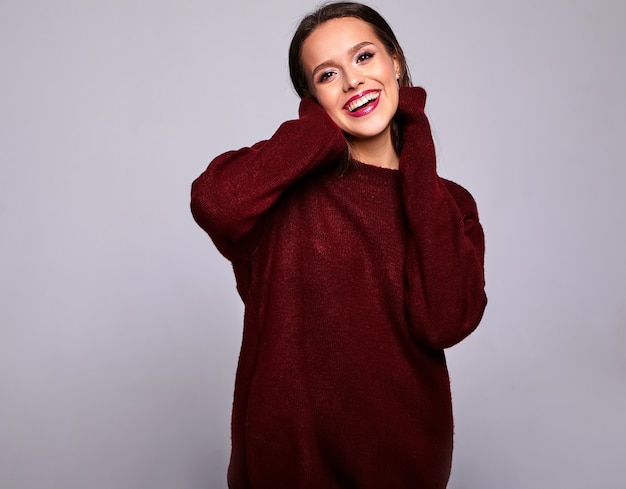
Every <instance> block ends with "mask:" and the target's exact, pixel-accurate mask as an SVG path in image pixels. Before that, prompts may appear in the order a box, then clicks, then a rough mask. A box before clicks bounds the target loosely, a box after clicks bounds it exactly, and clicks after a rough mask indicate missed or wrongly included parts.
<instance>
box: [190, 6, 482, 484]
mask: <svg viewBox="0 0 626 489" xmlns="http://www.w3.org/2000/svg"><path fill="white" fill-rule="evenodd" d="M289 62H290V73H291V79H292V82H293V84H294V86H295V89H296V91H297V93H298V94H299V95H300V97H301V103H300V109H299V118H298V119H297V120H291V121H287V122H285V123H283V124H282V125H281V126H280V127H279V128H278V130H277V131H276V133H275V134H274V135H273V136H272V137H271V138H270V139H269V140H267V141H262V142H259V143H257V144H255V145H253V146H252V147H250V148H244V149H241V150H239V151H231V152H228V153H225V154H223V155H221V156H218V157H217V158H216V159H215V160H214V161H213V162H211V164H210V165H209V167H208V168H207V170H206V171H205V172H204V173H203V174H202V175H201V176H200V177H199V178H198V179H197V180H196V181H195V182H194V184H193V187H192V202H191V205H192V212H193V215H194V217H195V219H196V221H197V222H198V224H199V225H200V226H201V227H202V228H203V229H204V230H205V231H206V232H207V233H208V234H209V235H210V236H211V238H212V239H213V241H214V243H215V245H216V246H217V248H218V249H219V250H220V252H221V253H222V254H223V255H224V256H225V257H226V258H228V259H229V260H230V261H231V262H232V264H233V268H234V272H235V276H236V279H237V288H238V291H239V293H240V295H241V297H242V299H243V301H244V304H245V318H244V332H243V341H242V347H241V353H240V358H239V365H238V369H237V376H236V381H235V394H234V404H233V416H232V454H231V462H230V466H229V471H228V482H229V487H231V488H232V489H242V488H272V489H279V488H289V489H293V488H324V489H331V488H359V489H363V488H372V489H373V488H376V489H380V488H386V489H389V488H428V489H438V488H444V487H445V486H446V484H447V480H448V478H449V474H450V464H451V456H452V410H451V398H450V389H449V379H448V372H447V369H446V363H445V357H444V353H443V349H444V348H447V347H449V346H451V345H454V344H455V343H457V342H459V341H460V340H462V339H463V338H465V337H466V336H467V335H468V334H469V333H470V332H472V331H473V330H474V328H475V327H476V326H477V325H478V323H479V321H480V318H481V316H482V313H483V309H484V307H485V304H486V298H485V294H484V279H483V254H484V240H483V233H482V228H481V226H480V224H479V221H478V215H477V211H476V206H475V203H474V201H473V199H472V197H471V196H470V194H469V193H468V192H467V191H466V190H464V189H463V188H462V187H460V186H458V185H456V184H454V183H452V182H450V181H447V180H444V179H442V178H440V177H438V176H437V173H436V168H435V153H434V146H433V142H432V138H431V134H430V129H429V125H428V121H427V119H426V116H425V115H424V110H423V109H424V103H425V98H426V95H425V92H424V91H423V90H422V89H420V88H412V87H411V86H410V85H411V82H410V77H409V73H408V69H407V67H406V62H405V59H404V55H403V53H402V50H401V48H400V46H399V45H398V43H397V40H396V38H395V36H394V34H393V32H392V31H391V29H390V27H389V26H388V25H387V23H386V22H385V21H384V20H383V19H382V18H381V17H380V15H379V14H377V13H376V12H375V11H373V10H372V9H371V8H369V7H366V6H364V5H361V4H357V3H332V4H327V5H325V6H323V7H321V8H320V9H319V10H318V11H316V12H315V13H313V14H311V15H309V16H307V17H305V18H304V19H303V20H302V22H301V24H300V26H299V27H298V29H297V31H296V33H295V35H294V38H293V40H292V44H291V47H290V56H289Z"/></svg>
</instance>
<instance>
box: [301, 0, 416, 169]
mask: <svg viewBox="0 0 626 489" xmlns="http://www.w3.org/2000/svg"><path fill="white" fill-rule="evenodd" d="M342 17H354V18H356V19H360V20H362V21H364V22H367V23H368V24H369V25H371V26H372V29H374V33H375V34H376V35H377V36H378V39H379V40H380V42H382V43H383V45H384V46H385V49H386V50H387V52H388V53H389V55H390V56H392V57H393V56H395V57H396V59H397V60H398V65H399V67H400V78H399V79H398V84H399V85H400V86H401V87H410V86H412V85H413V83H412V82H411V74H410V73H409V68H408V66H407V64H406V58H405V57H404V52H403V51H402V48H401V47H400V44H399V43H398V39H397V38H396V35H395V34H394V33H393V31H392V30H391V27H390V26H389V24H388V23H387V21H386V20H385V19H383V18H382V16H381V15H380V14H379V13H378V12H376V11H375V10H374V9H373V8H371V7H368V6H367V5H363V4H362V3H357V2H331V3H327V4H325V5H322V6H321V7H320V8H318V9H317V10H315V11H314V12H311V13H310V14H308V15H307V16H305V17H304V18H303V19H302V20H301V21H300V24H299V25H298V28H297V29H296V32H295V33H294V35H293V38H292V40H291V44H290V45H289V75H290V76H291V83H292V84H293V87H294V89H295V90H296V93H297V94H298V95H299V96H300V98H305V97H310V98H315V97H314V95H313V91H312V90H311V87H310V86H309V80H308V77H307V76H306V73H305V70H304V66H303V64H302V45H303V44H304V41H306V40H307V38H308V37H309V36H310V35H311V33H312V32H313V31H314V30H315V29H316V28H317V27H318V26H319V25H320V24H323V23H324V22H327V21H329V20H331V19H337V18H342ZM391 137H392V141H393V145H394V148H395V150H396V153H397V154H400V150H401V149H402V134H401V131H400V130H399V128H398V124H397V122H396V121H395V120H393V121H392V123H391ZM347 159H348V155H346V160H347Z"/></svg>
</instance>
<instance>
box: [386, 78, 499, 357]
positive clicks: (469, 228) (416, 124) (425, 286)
mask: <svg viewBox="0 0 626 489" xmlns="http://www.w3.org/2000/svg"><path fill="white" fill-rule="evenodd" d="M425 101H426V93H425V92H424V90H423V89H421V88H409V87H402V88H401V89H400V102H399V107H398V113H397V117H398V119H399V121H400V123H401V124H402V125H403V127H404V146H403V149H402V153H401V155H400V172H401V180H402V193H403V200H404V206H405V209H406V214H407V218H408V223H409V233H410V237H409V242H408V245H407V252H406V259H405V260H406V262H405V273H406V288H405V294H406V297H405V302H406V304H407V314H408V319H409V324H410V328H411V333H412V335H413V336H414V338H415V339H416V340H417V341H419V342H421V343H422V344H424V345H426V346H428V347H430V348H433V349H443V348H447V347H450V346H452V345H454V344H456V343H458V342H459V341H461V340H462V339H463V338H465V337H466V336H467V335H469V334H470V333H471V332H472V331H473V330H474V329H475V328H476V327H477V326H478V323H479V322H480V320H481V318H482V314H483V311H484V308H485V306H486V303H487V299H486V295H485V292H484V286H485V282H484V268H483V265H484V252H485V245H484V235H483V230H482V226H481V225H480V222H479V220H478V212H477V209H476V204H475V202H474V199H473V198H472V196H471V195H470V194H469V192H467V191H466V190H465V189H463V188H462V187H460V186H459V185H456V184H454V183H452V182H450V181H447V180H444V179H442V178H440V177H439V176H438V175H437V170H436V162H435V148H434V144H433V140H432V136H431V132H430V125H429V123H428V119H427V118H426V115H425V114H424V105H425Z"/></svg>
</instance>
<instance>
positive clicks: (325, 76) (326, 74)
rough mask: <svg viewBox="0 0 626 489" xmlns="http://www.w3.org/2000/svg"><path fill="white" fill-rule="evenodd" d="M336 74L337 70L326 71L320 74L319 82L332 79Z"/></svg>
mask: <svg viewBox="0 0 626 489" xmlns="http://www.w3.org/2000/svg"><path fill="white" fill-rule="evenodd" d="M334 74H335V72H334V71H332V70H328V71H324V72H323V73H322V74H320V76H318V78H317V82H318V83H324V82H325V81H326V80H328V79H330V78H331V77H332V76H333V75H334Z"/></svg>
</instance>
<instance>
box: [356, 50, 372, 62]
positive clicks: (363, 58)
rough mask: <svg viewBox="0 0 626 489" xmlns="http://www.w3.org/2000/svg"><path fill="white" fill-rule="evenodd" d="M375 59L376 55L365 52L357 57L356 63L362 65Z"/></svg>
mask: <svg viewBox="0 0 626 489" xmlns="http://www.w3.org/2000/svg"><path fill="white" fill-rule="evenodd" d="M373 57H374V53H370V52H369V51H363V52H362V53H359V54H358V55H357V57H356V62H357V63H362V62H363V61H367V60H368V59H370V58H373Z"/></svg>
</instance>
